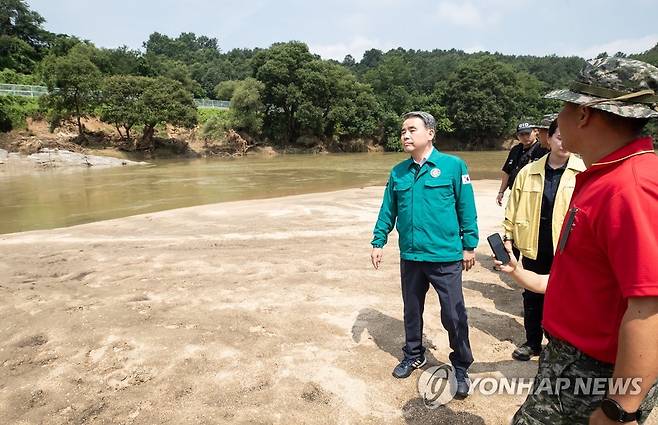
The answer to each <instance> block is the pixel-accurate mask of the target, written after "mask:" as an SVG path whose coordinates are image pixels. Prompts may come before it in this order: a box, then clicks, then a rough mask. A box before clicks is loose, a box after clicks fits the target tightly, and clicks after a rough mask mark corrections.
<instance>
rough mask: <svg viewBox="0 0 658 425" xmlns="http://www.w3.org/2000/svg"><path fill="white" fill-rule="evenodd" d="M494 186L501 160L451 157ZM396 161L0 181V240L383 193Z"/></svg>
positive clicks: (174, 166)
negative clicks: (230, 205) (369, 189)
mask: <svg viewBox="0 0 658 425" xmlns="http://www.w3.org/2000/svg"><path fill="white" fill-rule="evenodd" d="M451 153H453V154H456V155H459V156H461V157H462V158H463V159H464V160H465V161H466V162H467V164H468V166H469V169H470V174H471V177H472V178H473V179H497V178H499V177H500V167H501V165H502V163H503V161H504V160H505V157H506V155H507V152H505V151H495V152H451ZM405 158H406V155H405V154H403V153H370V154H329V155H281V156H275V157H271V158H264V157H246V158H240V159H235V160H225V159H196V160H176V161H156V162H154V163H153V164H152V165H149V166H131V167H120V168H111V169H85V170H77V169H76V170H69V171H63V170H57V169H54V170H44V171H39V172H35V173H32V174H29V175H25V174H23V175H21V176H7V175H4V176H3V175H1V174H0V234H3V233H13V232H23V231H27V230H35V229H50V228H55V227H65V226H72V225H76V224H82V223H89V222H93V221H99V220H106V219H112V218H119V217H126V216H129V215H135V214H143V213H149V212H155V211H162V210H167V209H173V208H181V207H190V206H194V205H202V204H209V203H216V202H226V201H238V200H247V199H258V198H271V197H278V196H285V195H296V194H303V193H312V192H325V191H333V190H340V189H348V188H354V187H364V186H372V185H384V184H385V183H386V179H387V175H388V172H389V171H390V169H391V167H392V166H393V165H395V164H396V163H397V162H399V161H401V160H403V159H405Z"/></svg>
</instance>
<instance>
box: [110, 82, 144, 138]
mask: <svg viewBox="0 0 658 425" xmlns="http://www.w3.org/2000/svg"><path fill="white" fill-rule="evenodd" d="M150 82H151V80H150V79H149V78H147V77H136V76H129V75H115V76H111V77H108V78H106V79H105V80H104V81H103V86H102V95H101V108H100V119H101V120H102V121H104V122H107V123H111V124H113V125H114V126H115V127H116V129H117V132H118V133H119V136H120V137H121V138H122V139H127V140H130V130H131V128H132V127H133V126H134V125H135V124H137V123H138V122H140V120H141V119H142V116H143V114H144V111H143V101H142V96H143V94H144V91H145V90H146V88H147V86H148V85H149V84H150ZM121 128H123V129H124V132H125V135H124V134H122V133H121Z"/></svg>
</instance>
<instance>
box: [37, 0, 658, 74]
mask: <svg viewBox="0 0 658 425" xmlns="http://www.w3.org/2000/svg"><path fill="white" fill-rule="evenodd" d="M27 3H28V4H29V5H30V7H31V8H32V9H33V10H35V11H37V12H39V13H40V14H41V15H42V16H43V17H44V18H45V19H46V23H45V28H46V29H48V30H49V31H52V32H56V33H66V34H70V35H76V36H78V37H80V38H83V39H88V40H91V41H92V42H93V43H94V44H96V45H97V46H99V47H118V46H121V45H127V46H129V47H131V48H140V47H141V46H142V43H143V42H144V41H145V40H146V39H147V38H148V36H149V34H150V33H152V32H154V31H158V32H160V33H163V34H167V35H170V36H177V35H178V34H180V33H181V32H194V33H196V34H197V35H206V36H208V37H215V38H217V39H218V40H219V45H220V47H221V49H222V51H227V50H230V49H232V48H235V47H241V48H244V47H246V48H253V47H268V46H270V45H271V44H272V43H274V42H279V41H289V40H300V41H303V42H306V43H307V44H308V45H309V47H310V49H311V51H312V52H314V53H317V54H320V55H321V56H322V57H324V58H334V59H338V60H342V59H343V58H344V57H345V55H346V54H351V55H352V56H354V57H355V59H356V60H357V61H358V60H360V59H361V56H362V55H363V52H364V51H365V50H368V49H370V48H377V49H381V50H384V51H386V50H388V49H391V48H395V47H400V46H401V47H404V48H407V49H422V50H432V49H451V48H455V49H461V50H465V51H467V52H475V51H490V52H494V51H498V52H501V53H509V54H532V55H540V56H543V55H549V54H558V55H578V56H582V57H585V58H590V57H593V56H596V55H597V54H598V53H600V52H602V51H607V52H608V53H610V54H613V53H616V52H617V51H622V52H625V53H639V52H643V51H645V50H647V49H649V48H651V47H653V46H654V45H656V43H658V0H623V1H622V0H555V1H549V0H545V1H537V0H434V1H431V0H417V1H415V2H407V1H402V0H333V1H322V2H313V1H305V0H277V1H274V0H271V1H268V0H217V1H211V0H188V1H183V0H159V1H155V0H104V1H99V0H27ZM411 3H413V6H411Z"/></svg>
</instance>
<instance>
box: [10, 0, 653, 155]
mask: <svg viewBox="0 0 658 425" xmlns="http://www.w3.org/2000/svg"><path fill="white" fill-rule="evenodd" d="M43 23H44V19H43V17H41V16H40V15H39V14H38V13H37V12H35V11H31V10H30V8H29V7H28V5H27V3H26V2H25V1H24V0H0V83H2V82H6V83H15V84H18V83H21V84H46V85H47V86H48V87H49V89H50V90H51V93H50V95H48V96H47V97H46V98H44V100H43V106H44V107H45V108H47V109H48V116H49V117H50V119H51V122H52V123H53V125H56V124H57V123H58V122H59V121H61V120H68V119H73V120H74V121H76V122H77V123H78V128H79V131H80V133H81V134H82V133H83V132H84V128H83V126H82V123H81V117H84V116H89V115H95V116H98V117H99V118H101V119H102V120H104V121H106V122H108V123H112V124H113V125H114V126H115V127H116V128H117V132H118V133H119V135H120V136H121V137H122V138H124V139H128V140H131V129H133V127H134V126H135V127H134V128H139V129H143V132H142V134H141V141H140V143H142V144H144V143H145V144H146V145H148V144H149V143H150V139H151V137H152V136H153V130H154V128H155V126H157V125H161V124H166V123H169V124H173V125H182V126H191V125H194V124H195V123H196V122H197V120H198V121H199V122H200V124H201V125H202V129H203V130H202V134H204V135H206V136H207V137H215V138H221V137H222V135H223V134H224V133H225V132H226V131H228V130H229V129H234V130H236V131H239V132H242V133H243V134H247V135H249V136H250V137H251V138H254V139H261V140H262V139H268V140H270V141H271V142H273V143H282V144H288V145H295V144H300V143H301V144H303V143H305V142H304V141H308V140H309V139H311V140H326V141H336V142H340V141H345V140H351V139H357V138H360V139H369V140H371V141H373V142H374V143H379V144H381V145H383V146H385V147H386V148H387V149H398V148H399V143H398V136H397V135H398V131H399V125H400V122H399V120H400V115H401V114H403V113H404V112H407V111H410V110H421V109H422V110H427V111H429V112H431V113H432V114H433V115H434V116H435V117H436V118H437V123H438V133H439V136H440V137H441V136H445V135H450V136H451V138H452V139H454V140H458V141H459V147H460V148H462V149H488V148H495V147H496V146H497V145H498V144H499V142H500V140H501V139H503V138H506V137H508V136H510V135H511V134H512V132H513V129H514V127H515V125H516V123H517V122H518V121H519V120H524V121H525V120H530V121H532V120H536V119H538V118H539V117H541V116H542V115H543V114H545V113H549V112H555V111H557V109H558V108H559V103H556V102H549V101H547V100H545V99H543V97H542V95H543V94H544V93H546V92H547V91H549V90H551V89H553V88H558V87H563V86H565V85H566V84H567V83H568V82H569V81H571V80H572V79H573V77H574V75H575V74H576V73H577V72H578V70H579V69H580V67H581V66H582V64H583V61H584V60H583V59H582V58H578V57H558V56H546V57H534V56H514V55H502V54H499V53H488V52H484V53H483V52H480V53H474V54H467V53H465V52H463V51H460V50H454V49H452V50H433V51H420V50H405V49H402V48H398V49H394V50H390V51H388V52H382V51H380V50H377V49H371V50H368V51H366V52H365V54H364V55H363V58H362V59H361V60H360V61H357V60H356V59H355V58H353V57H352V56H349V55H348V56H346V57H345V59H344V60H343V62H342V63H339V62H337V61H333V60H322V59H321V58H320V57H319V56H317V55H314V54H312V53H311V52H310V51H309V49H308V47H307V45H306V44H304V43H302V42H298V41H291V42H286V43H276V44H274V45H272V46H271V47H270V48H268V49H233V50H230V51H228V52H222V50H221V49H220V45H219V42H218V41H217V39H216V38H209V37H206V36H197V35H196V34H194V33H182V34H180V35H179V36H178V37H170V36H167V35H164V34H160V33H157V32H154V33H152V34H151V35H150V36H149V38H148V40H146V41H145V42H144V43H143V48H142V49H140V50H131V49H129V48H127V47H125V46H123V47H119V48H114V49H105V48H97V47H95V46H94V45H93V44H92V43H90V42H88V41H84V40H80V39H78V38H77V37H75V36H71V35H66V34H57V35H55V34H52V33H49V32H47V31H45V30H44V29H43V28H42V25H43ZM611 53H612V52H611ZM602 54H605V53H602ZM616 54H617V55H623V53H616ZM633 57H636V58H638V59H641V60H645V61H647V62H650V63H653V64H654V65H658V45H657V46H656V47H654V48H653V49H651V50H649V51H647V52H644V53H642V54H639V55H634V56H633ZM192 97H209V98H214V99H221V100H230V101H231V104H232V107H231V109H230V110H229V111H224V112H218V113H211V114H206V113H203V114H201V113H199V114H198V116H197V115H195V114H196V113H195V112H194V108H193V104H192V100H191V99H192ZM149 102H152V103H149ZM10 103H12V100H11V99H9V98H7V99H4V100H3V101H2V102H1V105H2V110H0V119H4V122H5V123H8V122H13V121H12V119H9V118H7V116H8V114H7V111H8V108H9V106H8V105H9V104H10ZM204 114H205V115H204ZM2 117H5V118H2ZM7 127H8V125H5V126H4V128H7ZM655 128H656V127H655V126H654V127H651V129H652V130H655Z"/></svg>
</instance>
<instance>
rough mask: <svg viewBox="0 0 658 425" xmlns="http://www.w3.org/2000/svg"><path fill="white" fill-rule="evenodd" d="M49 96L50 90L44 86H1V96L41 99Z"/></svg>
mask: <svg viewBox="0 0 658 425" xmlns="http://www.w3.org/2000/svg"><path fill="white" fill-rule="evenodd" d="M44 94H48V88H47V87H44V86H29V85H26V84H0V95H5V96H23V97H39V96H43V95H44Z"/></svg>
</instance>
